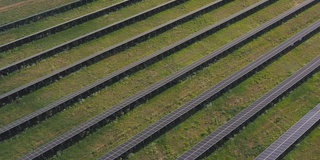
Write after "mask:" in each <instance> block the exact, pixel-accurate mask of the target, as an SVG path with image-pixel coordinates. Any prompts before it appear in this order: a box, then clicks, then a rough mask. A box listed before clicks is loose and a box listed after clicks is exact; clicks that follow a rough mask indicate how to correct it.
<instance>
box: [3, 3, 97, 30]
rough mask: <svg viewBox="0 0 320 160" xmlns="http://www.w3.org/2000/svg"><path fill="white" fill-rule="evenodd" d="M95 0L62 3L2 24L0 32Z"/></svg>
mask: <svg viewBox="0 0 320 160" xmlns="http://www.w3.org/2000/svg"><path fill="white" fill-rule="evenodd" d="M93 1H94V0H78V1H75V2H71V3H68V4H65V5H62V6H60V7H56V8H53V9H49V10H47V11H44V12H41V13H38V14H35V15H32V16H29V17H26V18H23V19H20V20H17V21H14V22H11V23H8V24H4V25H1V26H0V32H3V31H6V30H9V29H12V28H16V27H19V26H22V25H25V24H28V23H31V22H35V21H38V20H40V19H43V18H46V17H49V16H52V15H55V14H59V13H62V12H65V11H68V10H71V9H73V8H77V7H80V6H83V5H86V4H88V3H91V2H93Z"/></svg>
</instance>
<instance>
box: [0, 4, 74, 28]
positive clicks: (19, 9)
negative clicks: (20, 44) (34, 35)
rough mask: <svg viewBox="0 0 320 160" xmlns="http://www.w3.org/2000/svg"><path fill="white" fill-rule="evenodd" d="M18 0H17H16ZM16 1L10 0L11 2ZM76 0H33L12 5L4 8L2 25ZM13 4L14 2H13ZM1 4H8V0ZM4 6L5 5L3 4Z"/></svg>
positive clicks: (0, 17)
mask: <svg viewBox="0 0 320 160" xmlns="http://www.w3.org/2000/svg"><path fill="white" fill-rule="evenodd" d="M15 1H16V0H15ZM11 2H14V1H12V0H10V3H11ZM70 2H74V0H54V1H47V0H37V1H36V0H32V1H31V2H30V3H28V4H26V5H19V6H15V7H12V8H10V9H6V10H3V12H0V13H1V14H0V25H3V24H6V23H10V22H13V21H16V20H19V19H22V18H25V17H28V16H32V15H34V14H37V13H40V12H43V11H46V10H49V9H52V8H55V7H58V6H61V5H64V4H67V3H70ZM11 4H12V3H11ZM1 5H2V6H3V5H8V0H5V1H4V2H2V1H1V2H0V7H1ZM3 7H4V6H3Z"/></svg>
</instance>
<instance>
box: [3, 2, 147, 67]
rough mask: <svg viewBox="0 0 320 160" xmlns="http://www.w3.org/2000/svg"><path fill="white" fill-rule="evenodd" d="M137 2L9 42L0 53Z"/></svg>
mask: <svg viewBox="0 0 320 160" xmlns="http://www.w3.org/2000/svg"><path fill="white" fill-rule="evenodd" d="M138 1H141V0H130V1H129V0H126V1H123V2H120V3H117V4H115V5H112V6H109V7H106V8H103V9H101V10H98V11H95V12H92V13H89V14H86V15H84V16H81V17H77V18H75V19H72V20H69V21H67V22H64V23H61V24H58V25H56V26H53V27H50V28H48V29H45V30H42V31H39V32H37V33H34V34H30V35H28V36H25V37H22V38H19V39H17V40H15V41H12V42H9V43H7V44H3V45H1V46H0V52H5V51H8V50H10V49H13V48H16V47H19V46H22V45H23V44H26V43H29V42H32V41H35V40H38V39H41V38H44V37H47V36H49V35H51V34H54V33H57V32H61V31H63V30H66V29H68V28H71V27H73V26H76V25H79V24H82V23H84V22H87V21H90V20H92V19H94V18H97V17H100V16H103V15H105V14H107V13H110V12H113V11H116V10H118V9H121V8H123V7H126V6H128V5H130V4H133V3H135V2H138ZM24 65H26V64H25V63H24Z"/></svg>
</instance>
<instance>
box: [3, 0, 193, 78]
mask: <svg viewBox="0 0 320 160" xmlns="http://www.w3.org/2000/svg"><path fill="white" fill-rule="evenodd" d="M185 1H187V0H171V1H169V2H166V3H164V4H161V5H158V6H156V7H154V8H151V9H149V10H147V11H144V12H141V13H139V14H136V15H133V16H131V17H129V18H126V19H124V20H121V21H119V22H116V23H113V24H111V25H108V26H106V27H104V28H100V29H98V30H96V31H93V32H90V33H87V34H85V35H83V36H80V37H78V38H75V39H73V40H70V41H68V42H66V43H63V44H60V45H58V46H55V47H53V48H51V49H48V50H46V51H43V52H40V53H37V54H35V55H33V56H31V57H28V58H25V59H23V60H20V61H18V62H16V63H13V64H10V65H8V66H5V67H3V68H1V69H0V75H3V76H5V75H8V74H9V73H12V72H13V71H16V70H19V69H21V68H22V67H23V66H27V65H30V64H33V63H36V62H37V61H40V60H41V59H44V58H47V57H50V56H53V55H55V54H58V53H60V52H62V51H65V50H67V49H71V48H73V47H76V46H79V45H81V44H83V43H86V42H88V41H91V40H94V39H96V38H99V37H101V36H104V35H106V34H108V33H110V32H113V31H116V30H119V29H121V28H123V27H125V26H127V25H130V24H133V23H135V22H138V21H141V20H143V19H146V18H147V17H150V16H152V15H154V14H156V13H159V12H161V11H163V10H166V9H169V8H171V7H174V6H176V5H178V4H181V3H184V2H185ZM137 42H138V39H136V40H135V41H133V42H131V43H129V44H126V46H122V48H123V49H125V48H127V47H128V46H130V45H132V44H135V43H137ZM0 50H1V46H0ZM116 51H117V50H113V52H116ZM98 55H99V54H98ZM91 57H94V58H97V55H95V56H94V55H93V56H91ZM100 57H102V56H101V55H100ZM80 62H82V61H81V60H80V61H79V63H80ZM82 65H85V63H83V64H82ZM74 69H75V68H74ZM64 72H66V71H64ZM61 74H62V73H60V75H61Z"/></svg>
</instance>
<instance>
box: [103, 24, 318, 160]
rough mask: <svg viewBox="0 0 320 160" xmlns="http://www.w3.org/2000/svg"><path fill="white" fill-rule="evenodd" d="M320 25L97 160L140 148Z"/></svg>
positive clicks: (274, 50) (284, 51) (114, 156)
mask: <svg viewBox="0 0 320 160" xmlns="http://www.w3.org/2000/svg"><path fill="white" fill-rule="evenodd" d="M319 28H320V21H318V22H317V23H315V24H313V25H311V26H310V27H308V28H307V29H305V30H303V31H302V32H300V33H299V34H297V35H295V36H294V37H292V38H290V39H289V40H287V41H285V42H284V43H282V44H281V45H279V46H278V47H276V48H274V49H272V50H271V51H270V52H268V53H266V54H264V55H263V56H261V57H259V58H258V59H257V60H255V61H254V62H252V63H250V64H249V65H247V66H246V67H244V68H243V69H241V70H239V71H237V72H236V73H234V74H232V75H231V76H229V77H228V78H226V79H224V80H222V81H221V82H219V83H218V84H216V85H215V86H213V87H212V88H210V89H208V90H206V91H205V92H203V93H202V94H200V95H199V96H197V97H196V98H194V99H192V100H191V101H189V102H187V103H186V104H184V105H183V106H182V107H180V108H178V109H177V110H175V111H173V112H171V113H170V114H168V115H166V116H164V117H163V118H161V119H160V120H159V121H157V122H156V123H154V124H152V125H151V126H149V127H148V128H146V129H145V130H143V131H142V132H140V133H138V134H137V135H135V136H134V137H132V138H131V139H129V140H128V141H126V142H125V143H123V144H121V145H120V146H118V147H116V148H115V149H113V150H112V151H110V152H109V153H107V154H106V155H104V156H103V157H101V158H100V159H101V160H102V159H106V160H110V159H120V158H123V157H126V156H127V155H128V154H129V153H131V152H134V151H136V150H138V149H139V148H141V147H143V145H145V144H147V143H149V142H151V141H152V140H153V139H155V138H156V137H158V136H159V135H161V134H163V133H165V132H166V131H167V130H169V129H171V128H172V127H174V126H175V125H177V124H179V123H180V122H181V121H183V120H184V119H186V118H187V117H189V116H190V115H192V114H193V113H195V112H196V111H198V110H200V109H201V108H202V107H203V106H204V105H205V104H207V103H209V102H210V101H212V100H214V99H216V98H218V97H220V96H221V95H222V94H223V93H225V92H226V91H228V90H229V89H231V88H233V87H235V86H236V85H238V84H239V83H241V82H242V81H244V80H245V79H247V78H248V77H250V76H251V75H253V74H254V73H255V72H257V71H259V70H261V69H262V68H264V67H265V66H266V65H267V64H268V63H270V62H271V61H273V60H275V59H276V58H277V57H279V56H281V55H282V54H284V53H286V52H287V51H288V50H290V49H292V48H294V47H295V46H297V44H300V43H301V42H302V41H304V40H306V39H307V38H308V37H309V36H311V35H313V34H314V33H315V32H316V31H319ZM318 61H320V59H318Z"/></svg>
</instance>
